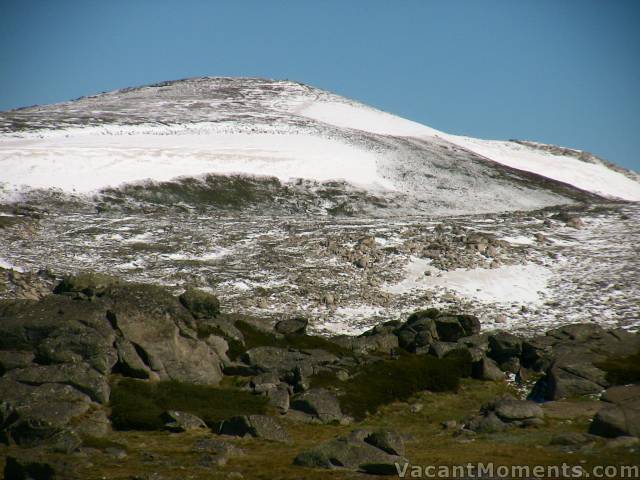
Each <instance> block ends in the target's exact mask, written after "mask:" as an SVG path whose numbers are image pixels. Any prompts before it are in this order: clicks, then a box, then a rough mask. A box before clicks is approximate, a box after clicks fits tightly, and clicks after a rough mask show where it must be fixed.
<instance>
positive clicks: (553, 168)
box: [441, 134, 640, 201]
mask: <svg viewBox="0 0 640 480" xmlns="http://www.w3.org/2000/svg"><path fill="white" fill-rule="evenodd" d="M441 136H443V137H444V138H446V139H447V140H449V141H451V142H452V143H455V144H456V145H458V146H460V147H463V148H466V149H467V150H470V151H472V152H474V153H477V154H478V155H482V156H484V157H487V158H488V159H490V160H493V161H495V162H498V163H501V164H503V165H507V166H509V167H513V168H517V169H519V170H525V171H527V172H532V173H537V174H539V175H543V176H545V177H548V178H552V179H554V180H558V181H560V182H564V183H568V184H570V185H573V186H575V187H578V188H580V189H582V190H586V191H589V192H593V193H596V194H599V195H603V196H605V197H611V198H621V199H623V200H631V201H640V183H639V182H636V181H634V180H632V179H630V178H628V177H626V176H624V175H623V174H621V173H618V172H616V171H614V170H611V169H609V168H607V167H605V166H604V165H597V164H593V163H587V162H583V161H581V160H578V159H577V158H573V157H564V156H560V155H554V154H552V153H549V152H545V151H543V150H537V149H534V148H531V147H527V146H525V145H520V144H518V143H515V142H503V141H494V140H480V139H477V138H470V137H459V136H456V135H446V134H445V135H441Z"/></svg>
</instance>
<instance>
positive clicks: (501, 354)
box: [489, 332, 522, 363]
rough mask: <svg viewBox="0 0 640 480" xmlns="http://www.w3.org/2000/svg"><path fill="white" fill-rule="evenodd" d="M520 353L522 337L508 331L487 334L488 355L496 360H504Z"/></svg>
mask: <svg viewBox="0 0 640 480" xmlns="http://www.w3.org/2000/svg"><path fill="white" fill-rule="evenodd" d="M521 354H522V339H521V338H520V337H517V336H515V335H513V334H511V333H508V332H498V333H495V334H492V335H489V356H490V357H491V358H493V359H494V360H495V361H496V362H498V363H502V362H506V361H507V360H509V359H510V358H512V357H520V355H521Z"/></svg>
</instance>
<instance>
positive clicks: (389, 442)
mask: <svg viewBox="0 0 640 480" xmlns="http://www.w3.org/2000/svg"><path fill="white" fill-rule="evenodd" d="M364 441H365V442H367V443H368V444H370V445H373V446H374V447H377V448H379V449H380V450H383V451H384V452H387V453H388V454H390V455H399V456H403V455H404V439H403V438H402V435H400V434H399V433H397V432H395V431H393V430H388V429H382V430H376V431H375V432H372V433H371V434H369V435H367V436H366V437H365V438H364Z"/></svg>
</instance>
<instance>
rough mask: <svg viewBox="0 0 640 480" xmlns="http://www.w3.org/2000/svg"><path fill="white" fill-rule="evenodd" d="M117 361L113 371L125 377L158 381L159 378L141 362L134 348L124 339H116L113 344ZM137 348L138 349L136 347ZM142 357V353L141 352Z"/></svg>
mask: <svg viewBox="0 0 640 480" xmlns="http://www.w3.org/2000/svg"><path fill="white" fill-rule="evenodd" d="M115 347H116V352H117V355H118V361H117V363H116V367H115V370H116V371H117V372H120V373H122V374H123V375H125V376H127V377H132V378H141V379H144V380H147V379H153V380H158V379H159V376H158V374H157V373H155V372H153V371H152V370H151V369H150V368H149V366H148V365H147V364H146V363H145V362H144V361H143V360H142V358H141V357H140V354H139V353H138V350H136V346H135V345H134V344H133V343H131V342H130V341H129V340H127V339H125V338H118V339H116V342H115ZM138 348H139V347H138ZM141 353H142V354H143V356H144V355H145V353H144V351H142V350H141Z"/></svg>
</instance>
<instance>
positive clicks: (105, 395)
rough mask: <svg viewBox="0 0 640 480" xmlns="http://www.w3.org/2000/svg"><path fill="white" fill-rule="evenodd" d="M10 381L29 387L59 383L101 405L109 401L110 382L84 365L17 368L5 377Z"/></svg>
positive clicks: (65, 364)
mask: <svg viewBox="0 0 640 480" xmlns="http://www.w3.org/2000/svg"><path fill="white" fill-rule="evenodd" d="M5 377H6V378H7V379H8V380H14V381H17V382H20V383H23V384H28V385H43V384H51V383H58V384H63V385H71V386H72V387H74V388H75V389H77V390H79V391H81V392H83V393H85V394H87V395H89V397H91V398H92V399H93V400H95V401H96V402H99V403H103V404H105V403H107V402H108V401H109V393H110V388H109V382H108V380H107V377H105V376H104V375H101V374H100V373H98V372H97V371H95V370H94V369H92V368H90V367H89V366H88V365H86V364H84V363H64V364H61V365H34V366H30V367H27V368H17V369H15V370H11V371H10V372H9V373H7V374H6V375H5Z"/></svg>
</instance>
